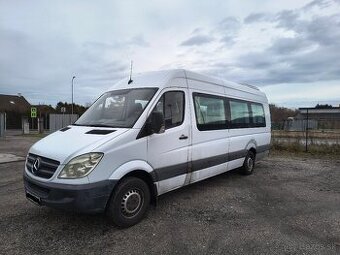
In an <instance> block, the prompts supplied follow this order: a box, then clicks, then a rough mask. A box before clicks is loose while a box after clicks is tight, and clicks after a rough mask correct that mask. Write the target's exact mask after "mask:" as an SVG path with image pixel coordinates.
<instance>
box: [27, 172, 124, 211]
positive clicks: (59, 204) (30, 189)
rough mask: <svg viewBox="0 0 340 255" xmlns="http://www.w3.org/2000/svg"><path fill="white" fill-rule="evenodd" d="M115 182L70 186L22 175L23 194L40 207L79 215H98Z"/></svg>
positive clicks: (104, 205)
mask: <svg viewBox="0 0 340 255" xmlns="http://www.w3.org/2000/svg"><path fill="white" fill-rule="evenodd" d="M117 182H118V181H117V180H105V181H100V182H95V183H89V184H80V185H71V184H60V183H46V182H41V181H37V180H35V179H32V178H31V177H29V176H28V175H27V174H26V173H25V174H24V184H25V192H26V196H27V197H28V198H32V197H33V198H35V199H36V202H37V203H38V204H40V205H45V206H49V207H53V208H56V209H62V210H68V211H75V212H80V213H100V212H103V211H104V210H105V208H106V204H107V202H108V200H109V198H110V195H111V193H112V191H113V188H114V186H115V185H116V184H117Z"/></svg>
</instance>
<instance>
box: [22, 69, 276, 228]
mask: <svg viewBox="0 0 340 255" xmlns="http://www.w3.org/2000/svg"><path fill="white" fill-rule="evenodd" d="M270 129H271V128H270V114H269V107H268V101H267V98H266V96H265V94H264V93H263V92H261V91H260V90H259V89H257V88H256V87H254V86H250V85H242V84H237V83H233V82H226V81H222V80H218V79H214V78H209V77H206V76H203V75H200V74H197V73H193V72H190V71H186V70H170V71H159V72H150V73H145V74H140V75H136V76H135V77H133V81H131V80H128V79H124V80H122V81H120V82H118V83H117V84H116V85H115V86H113V87H112V88H111V89H109V90H108V92H106V93H104V94H103V95H102V96H101V97H99V98H98V99H97V101H95V103H94V104H93V105H92V106H91V107H90V108H89V109H88V110H87V111H86V112H85V113H84V114H83V115H82V116H81V117H80V118H79V119H78V120H77V121H76V122H75V123H74V124H73V125H70V126H68V127H65V128H63V129H61V130H59V131H56V132H54V133H53V134H51V135H49V136H47V137H45V138H44V139H41V140H40V141H38V142H37V143H36V144H34V145H33V146H32V147H31V148H30V150H29V152H28V155H27V159H26V164H25V172H24V183H25V191H26V196H27V198H28V199H29V200H31V201H33V202H35V203H37V204H39V205H46V206H50V207H54V208H60V209H68V210H75V211H78V212H91V213H93V212H106V213H107V215H108V216H109V217H110V218H111V219H112V220H113V222H114V223H115V224H116V225H118V226H121V227H128V226H131V225H133V224H136V223H137V222H139V221H140V220H141V219H142V218H143V216H144V215H145V213H146V211H147V209H148V207H149V204H150V203H155V201H156V199H157V196H159V195H161V194H164V193H166V192H168V191H171V190H174V189H177V188H180V187H183V186H185V185H188V184H191V183H194V182H197V181H200V180H203V179H206V178H209V177H212V176H215V175H218V174H221V173H224V172H226V171H229V170H232V169H235V168H241V169H242V172H243V173H244V174H251V173H252V172H253V169H254V165H255V160H256V161H257V160H260V159H261V158H263V156H265V155H266V154H268V151H269V145H270V139H271V133H270Z"/></svg>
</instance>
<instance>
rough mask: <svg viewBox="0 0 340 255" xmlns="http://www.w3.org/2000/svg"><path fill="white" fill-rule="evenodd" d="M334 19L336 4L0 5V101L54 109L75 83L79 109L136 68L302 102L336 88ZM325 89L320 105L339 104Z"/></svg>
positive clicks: (339, 53) (339, 25)
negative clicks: (13, 97) (192, 73)
mask: <svg viewBox="0 0 340 255" xmlns="http://www.w3.org/2000/svg"><path fill="white" fill-rule="evenodd" d="M339 12H340V5H339V1H335V0H334V1H332V0H316V1H308V0H303V1H296V0H287V1H284V2H277V1H269V0H265V1H261V4H259V3H258V2H255V1H252V0H246V1H242V2H240V1H237V0H231V1H224V0H214V1H194V0H187V1H180V0H174V1H165V0H164V1H156V0H150V1H133V0H127V1H110V0H104V1H100V2H94V1H90V0H82V1H80V0H78V1H77V0H74V1H67V0H61V1H48V2H46V1H38V0H37V1H19V0H13V1H1V0H0V52H1V54H0V93H12V94H16V93H18V92H21V93H23V95H25V96H27V98H28V99H29V100H30V101H31V102H32V103H38V102H41V103H43V102H45V103H52V104H55V103H56V102H57V101H59V100H63V101H65V100H69V98H70V93H69V92H70V81H71V78H72V76H73V75H76V76H77V78H76V102H79V103H85V102H89V101H92V100H94V99H95V97H97V96H98V95H99V94H101V93H102V92H103V91H104V90H105V88H107V87H110V86H111V85H112V84H113V83H114V82H115V81H116V80H117V79H120V78H122V77H124V76H127V75H128V69H129V63H130V60H133V61H134V72H143V71H150V70H157V69H161V68H179V67H180V68H187V69H191V70H196V71H199V72H203V73H206V74H210V75H213V76H220V77H221V78H225V79H230V80H234V81H243V82H248V83H253V84H255V85H260V86H263V85H266V86H268V85H271V86H270V88H271V89H269V90H268V93H270V95H271V98H272V99H273V100H276V101H277V102H282V103H284V100H286V99H285V94H284V93H283V92H284V89H283V90H282V91H280V90H279V89H278V88H284V87H285V86H286V88H290V89H292V88H296V97H292V98H290V99H289V100H293V101H295V102H298V101H301V100H299V97H300V99H301V98H302V97H304V96H305V95H304V94H302V91H305V90H306V88H309V89H310V90H311V91H314V90H315V91H318V88H319V87H325V86H327V84H328V82H329V83H332V84H333V83H334V84H336V83H337V81H340V73H339V72H338V66H340V50H339V43H338V42H339V41H340V34H339V31H340V21H339V19H340V17H339ZM282 84H285V85H282ZM311 84H315V85H311ZM268 88H269V87H266V89H268ZM328 90H329V91H331V92H330V94H326V95H324V96H322V97H321V99H322V100H327V97H329V99H330V100H337V99H334V97H330V95H332V94H335V92H338V90H337V88H336V85H334V86H330V87H329V89H328ZM332 91H333V93H332ZM300 92H301V93H300ZM299 93H300V94H299ZM313 93H314V92H313ZM313 93H312V94H311V97H310V98H309V99H308V96H307V98H305V99H306V101H308V100H309V101H310V102H312V101H313V100H314V99H313V98H312V96H314V95H317V94H318V93H316V94H313ZM51 95H52V96H51ZM281 97H282V98H281ZM287 100H288V99H287Z"/></svg>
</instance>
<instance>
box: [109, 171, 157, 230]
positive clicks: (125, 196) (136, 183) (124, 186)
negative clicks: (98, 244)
mask: <svg viewBox="0 0 340 255" xmlns="http://www.w3.org/2000/svg"><path fill="white" fill-rule="evenodd" d="M149 205H150V189H149V187H148V185H147V184H146V183H145V182H144V181H143V180H141V179H139V178H136V177H127V178H126V179H123V180H122V181H121V182H120V183H119V184H118V186H117V187H116V188H115V190H114V191H113V194H112V196H111V198H110V201H109V205H108V208H107V210H106V214H107V216H108V217H109V219H110V220H111V221H112V222H113V223H114V224H115V225H116V226H118V227H121V228H127V227H131V226H133V225H135V224H137V223H138V222H140V221H141V220H142V219H143V218H144V216H145V215H146V213H147V211H148V208H149Z"/></svg>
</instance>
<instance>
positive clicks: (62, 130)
mask: <svg viewBox="0 0 340 255" xmlns="http://www.w3.org/2000/svg"><path fill="white" fill-rule="evenodd" d="M69 129H71V128H69V127H64V128H62V129H60V130H59V131H61V132H65V131H66V130H69Z"/></svg>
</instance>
